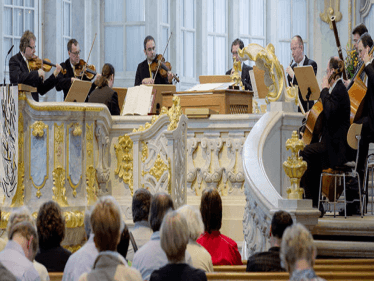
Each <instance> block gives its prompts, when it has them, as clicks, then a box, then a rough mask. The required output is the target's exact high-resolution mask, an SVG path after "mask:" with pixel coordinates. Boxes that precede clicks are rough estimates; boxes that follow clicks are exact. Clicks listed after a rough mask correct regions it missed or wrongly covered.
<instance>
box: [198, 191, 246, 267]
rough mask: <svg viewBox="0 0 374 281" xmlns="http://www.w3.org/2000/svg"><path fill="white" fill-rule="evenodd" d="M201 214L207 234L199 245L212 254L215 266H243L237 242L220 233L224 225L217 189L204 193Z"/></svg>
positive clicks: (200, 239) (201, 237)
mask: <svg viewBox="0 0 374 281" xmlns="http://www.w3.org/2000/svg"><path fill="white" fill-rule="evenodd" d="M200 212H201V216H202V218H203V223H204V228H205V232H204V233H203V234H202V235H201V236H200V238H199V239H197V243H199V244H200V245H202V246H203V247H204V248H205V249H206V250H207V251H208V252H209V253H210V255H211V256H212V261H213V265H241V264H243V263H242V259H241V256H240V253H239V251H238V245H237V244H236V242H235V241H234V240H232V239H230V238H229V237H227V236H225V235H222V234H221V233H220V231H219V230H220V229H221V225H222V200H221V196H220V195H219V193H218V191H217V189H215V188H212V189H205V190H204V191H203V194H202V196H201V204H200Z"/></svg>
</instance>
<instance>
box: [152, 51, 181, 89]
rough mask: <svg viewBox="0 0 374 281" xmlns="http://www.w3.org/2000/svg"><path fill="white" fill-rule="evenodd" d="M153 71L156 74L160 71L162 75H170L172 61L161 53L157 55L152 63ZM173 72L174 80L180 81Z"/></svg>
mask: <svg viewBox="0 0 374 281" xmlns="http://www.w3.org/2000/svg"><path fill="white" fill-rule="evenodd" d="M151 71H152V73H156V74H157V71H158V73H159V74H160V75H161V77H163V78H165V77H167V76H168V72H169V71H171V64H170V62H168V61H165V58H164V57H163V56H162V55H161V54H159V55H157V56H156V58H155V59H154V60H153V62H152V63H151ZM172 74H173V80H176V81H177V82H179V77H178V76H177V75H176V74H174V73H172ZM155 77H156V75H155Z"/></svg>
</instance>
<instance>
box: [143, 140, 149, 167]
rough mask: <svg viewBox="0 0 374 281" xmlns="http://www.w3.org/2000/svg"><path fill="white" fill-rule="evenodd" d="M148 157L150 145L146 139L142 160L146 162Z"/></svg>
mask: <svg viewBox="0 0 374 281" xmlns="http://www.w3.org/2000/svg"><path fill="white" fill-rule="evenodd" d="M147 158H148V145H147V143H146V142H145V141H142V162H143V163H144V162H145V160H147Z"/></svg>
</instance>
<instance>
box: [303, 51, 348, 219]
mask: <svg viewBox="0 0 374 281" xmlns="http://www.w3.org/2000/svg"><path fill="white" fill-rule="evenodd" d="M343 69H344V63H343V61H342V60H340V59H339V58H338V57H331V58H330V60H329V62H328V64H327V70H326V75H325V76H324V78H323V82H322V85H321V88H322V91H321V93H320V100H321V102H322V105H323V111H322V113H321V114H322V115H323V123H322V134H321V138H320V139H319V142H315V143H311V144H309V145H307V146H306V147H305V148H304V150H302V151H300V156H302V157H303V160H304V161H306V162H307V164H308V167H307V170H306V172H305V173H304V175H303V177H302V179H301V186H302V187H303V188H304V190H305V196H306V198H308V199H312V200H313V207H315V208H317V207H318V194H319V182H320V175H321V172H322V169H327V168H334V167H335V166H337V165H343V164H344V163H346V162H347V159H346V151H347V148H348V144H347V133H348V129H349V125H350V121H349V116H350V101H349V96H348V92H347V89H346V87H345V86H344V84H343V81H342V78H341V76H342V71H343ZM320 211H321V216H323V214H324V210H323V206H322V204H321V207H320Z"/></svg>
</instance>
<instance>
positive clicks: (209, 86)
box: [186, 82, 233, 92]
mask: <svg viewBox="0 0 374 281" xmlns="http://www.w3.org/2000/svg"><path fill="white" fill-rule="evenodd" d="M232 84H233V82H228V83H206V84H197V85H195V86H193V87H192V88H190V89H188V90H186V91H187V92H193V91H212V90H225V89H227V88H228V87H229V86H231V85H232Z"/></svg>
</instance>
